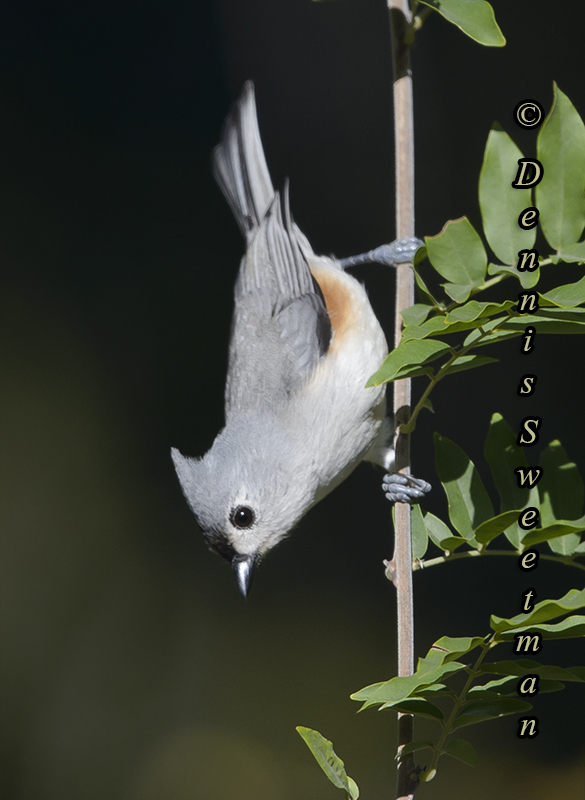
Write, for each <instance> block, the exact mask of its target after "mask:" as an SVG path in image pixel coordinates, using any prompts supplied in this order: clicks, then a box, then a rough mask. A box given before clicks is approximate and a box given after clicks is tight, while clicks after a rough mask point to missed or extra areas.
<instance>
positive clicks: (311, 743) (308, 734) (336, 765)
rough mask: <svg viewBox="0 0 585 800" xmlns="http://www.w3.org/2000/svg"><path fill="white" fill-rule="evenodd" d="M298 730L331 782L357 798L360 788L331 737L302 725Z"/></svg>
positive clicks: (353, 797) (353, 798)
mask: <svg viewBox="0 0 585 800" xmlns="http://www.w3.org/2000/svg"><path fill="white" fill-rule="evenodd" d="M297 731H298V732H299V734H300V736H301V738H302V739H303V741H304V742H305V744H306V745H307V747H308V748H309V750H310V751H311V753H312V754H313V756H314V757H315V760H316V762H317V764H319V766H320V767H321V769H322V770H323V772H324V773H325V775H327V777H328V778H329V780H330V781H331V783H332V784H333V785H334V786H337V788H338V789H345V791H346V792H347V794H348V795H349V796H350V798H351V800H357V799H358V797H359V795H360V793H359V789H358V787H357V785H356V783H355V781H353V780H352V779H351V778H350V777H349V776H348V774H347V773H346V771H345V764H344V763H343V761H342V760H341V759H340V758H339V756H338V755H337V754H336V753H335V751H334V750H333V745H332V744H331V742H330V741H329V739H326V738H325V737H324V736H322V735H321V734H320V733H319V731H314V730H312V728H304V727H303V726H302V725H299V726H298V727H297Z"/></svg>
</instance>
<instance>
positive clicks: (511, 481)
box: [483, 413, 528, 511]
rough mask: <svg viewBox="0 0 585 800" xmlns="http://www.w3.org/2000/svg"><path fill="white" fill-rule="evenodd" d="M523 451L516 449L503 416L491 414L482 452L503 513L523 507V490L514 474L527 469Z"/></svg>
mask: <svg viewBox="0 0 585 800" xmlns="http://www.w3.org/2000/svg"><path fill="white" fill-rule="evenodd" d="M524 451H525V448H524V447H519V446H518V444H517V436H516V434H515V433H514V431H513V430H512V428H511V427H510V426H509V425H508V423H507V422H506V420H505V419H504V418H503V416H502V415H501V414H497V413H496V414H493V415H492V418H491V420H490V428H489V431H488V435H487V439H486V443H485V448H484V451H483V452H484V456H485V460H486V461H487V463H488V464H489V466H490V469H491V472H492V476H493V479H494V483H495V484H496V489H497V490H498V494H499V495H500V509H501V510H502V511H511V510H513V509H517V508H524V505H525V502H526V490H525V489H521V488H519V486H518V480H517V478H516V475H515V474H514V470H515V469H516V467H525V468H528V463H527V461H526V456H525V453H524Z"/></svg>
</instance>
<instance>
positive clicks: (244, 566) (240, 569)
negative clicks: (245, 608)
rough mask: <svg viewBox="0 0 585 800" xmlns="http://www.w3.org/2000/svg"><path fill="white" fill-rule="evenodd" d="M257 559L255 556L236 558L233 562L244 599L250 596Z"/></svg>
mask: <svg viewBox="0 0 585 800" xmlns="http://www.w3.org/2000/svg"><path fill="white" fill-rule="evenodd" d="M255 566H256V559H255V558H254V556H236V557H235V558H234V559H233V561H232V567H233V568H234V569H235V571H236V580H237V582H238V589H239V590H240V593H241V595H242V597H243V598H246V597H247V596H248V592H249V591H250V586H251V585H252V579H253V578H254V568H255Z"/></svg>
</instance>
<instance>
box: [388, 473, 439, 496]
mask: <svg viewBox="0 0 585 800" xmlns="http://www.w3.org/2000/svg"><path fill="white" fill-rule="evenodd" d="M431 488H432V487H431V484H430V483H427V482H426V481H423V480H421V479H420V478H414V477H413V476H412V475H400V474H399V473H397V472H391V473H389V474H388V475H384V477H383V478H382V491H383V492H384V494H385V495H386V499H387V500H390V502H391V503H415V502H416V501H417V500H420V499H421V497H424V496H425V494H426V493H427V492H430V491H431Z"/></svg>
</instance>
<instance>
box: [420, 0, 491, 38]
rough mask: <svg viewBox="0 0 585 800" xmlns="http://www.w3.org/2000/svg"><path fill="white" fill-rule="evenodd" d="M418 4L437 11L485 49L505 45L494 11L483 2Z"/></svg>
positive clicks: (460, 0)
mask: <svg viewBox="0 0 585 800" xmlns="http://www.w3.org/2000/svg"><path fill="white" fill-rule="evenodd" d="M420 2H421V3H423V4H424V5H425V6H429V7H430V8H433V9H434V10H435V11H438V12H439V14H440V15H441V16H442V17H444V18H445V19H446V20H448V21H449V22H451V23H453V25H456V26H457V27H458V28H460V29H461V30H462V31H463V33H465V34H467V36H469V37H470V38H471V39H474V40H475V41H476V42H479V44H483V45H485V46H486V47H503V46H504V45H505V44H506V40H505V38H504V35H503V33H502V31H501V30H500V28H499V27H498V23H497V22H496V18H495V16H494V10H493V8H492V7H491V5H490V4H489V3H486V2H485V1H484V0H420Z"/></svg>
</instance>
